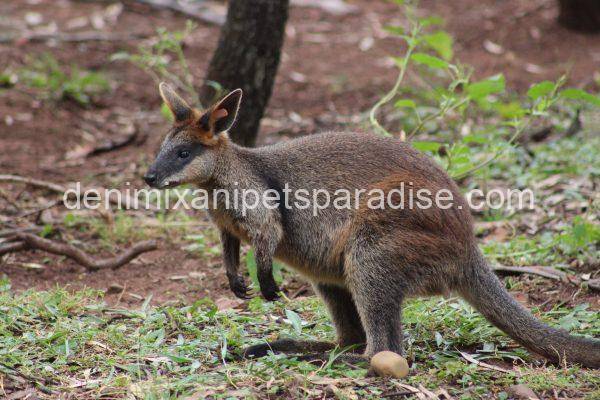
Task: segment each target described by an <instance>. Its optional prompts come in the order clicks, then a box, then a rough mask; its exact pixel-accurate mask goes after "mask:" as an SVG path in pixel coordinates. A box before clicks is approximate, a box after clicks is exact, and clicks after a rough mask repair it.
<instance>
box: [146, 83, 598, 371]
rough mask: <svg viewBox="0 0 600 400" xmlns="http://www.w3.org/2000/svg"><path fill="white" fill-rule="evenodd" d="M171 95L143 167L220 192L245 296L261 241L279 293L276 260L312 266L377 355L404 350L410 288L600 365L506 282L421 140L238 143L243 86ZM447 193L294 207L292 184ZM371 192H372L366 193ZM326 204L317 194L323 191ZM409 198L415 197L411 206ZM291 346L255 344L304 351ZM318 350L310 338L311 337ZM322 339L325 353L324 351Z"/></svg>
mask: <svg viewBox="0 0 600 400" xmlns="http://www.w3.org/2000/svg"><path fill="white" fill-rule="evenodd" d="M160 92H161V95H162V97H163V99H164V101H165V102H166V103H167V105H168V106H169V107H170V109H171V111H172V112H173V115H174V116H175V124H174V126H173V128H172V129H171V130H170V131H169V132H168V133H167V135H166V137H165V139H164V141H163V143H162V145H161V148H160V150H159V152H158V155H157V157H156V160H155V161H154V163H153V164H152V166H151V167H150V169H149V171H148V173H147V175H146V176H145V180H146V182H147V183H148V184H149V185H151V186H153V187H156V188H165V187H172V186H176V185H178V184H182V183H193V184H195V185H197V186H198V187H200V188H202V189H205V190H206V191H208V192H209V193H217V192H218V195H217V196H216V202H215V204H211V206H210V207H209V210H208V211H209V213H210V215H211V218H212V219H213V221H214V223H215V224H216V225H217V226H218V227H219V229H220V230H221V238H222V242H223V248H224V251H223V261H224V264H225V268H226V270H227V277H228V278H229V283H230V286H231V289H232V290H233V292H234V293H235V294H236V295H237V296H239V297H246V295H247V289H246V285H245V284H244V279H243V278H242V277H241V276H240V274H239V272H238V266H239V251H240V241H244V242H247V243H249V244H251V245H252V246H253V247H254V252H255V257H256V263H257V269H258V279H259V281H260V289H261V292H262V294H263V295H264V297H265V298H267V299H269V300H271V299H275V298H276V297H277V292H278V288H277V285H276V283H275V281H274V279H273V275H272V260H273V258H274V257H276V258H279V259H281V260H282V261H284V262H285V263H287V264H288V265H289V266H290V267H292V268H293V269H295V270H296V271H298V272H299V273H300V274H302V275H303V276H304V277H305V278H306V279H308V280H309V281H310V282H311V283H312V284H313V286H314V288H315V291H316V292H317V293H318V294H319V296H320V297H321V298H322V299H323V301H324V302H325V303H326V305H327V307H328V310H329V313H330V314H331V317H332V319H333V322H334V324H335V328H336V331H337V335H338V339H339V345H341V346H350V345H357V346H360V345H364V344H366V348H365V353H364V354H365V356H367V357H371V356H372V355H374V354H375V353H377V352H380V351H383V350H390V351H394V352H396V353H399V354H401V353H402V337H403V336H402V323H401V307H402V302H403V301H404V299H406V298H407V297H410V296H422V295H437V294H447V293H458V294H459V295H461V296H462V297H464V298H465V299H466V300H467V301H468V302H469V303H471V304H472V305H473V306H474V307H475V308H477V310H479V311H480V312H481V313H482V314H483V315H484V316H485V317H486V318H487V319H488V320H489V321H490V322H491V323H493V324H494V325H495V326H497V327H498V328H500V329H501V330H503V331H504V332H506V333H507V334H509V335H510V336H511V337H512V338H513V339H515V340H516V341H518V342H519V343H521V344H522V345H523V346H525V347H527V348H528V349H530V350H532V351H534V352H536V353H539V354H541V355H543V356H545V357H547V358H549V359H551V360H553V361H559V362H564V361H567V362H573V363H580V364H582V365H585V366H588V367H600V340H597V339H588V338H583V337H577V336H571V335H569V334H568V333H567V332H566V331H564V330H560V329H555V328H551V327H549V326H547V325H545V324H543V323H542V322H540V321H538V320H537V319H535V318H534V317H533V316H532V315H531V314H530V313H529V312H528V311H527V310H526V309H525V308H524V307H523V306H521V305H520V304H519V303H518V302H517V301H515V300H514V299H513V298H512V297H511V296H510V295H509V293H508V292H507V291H506V290H505V288H504V286H503V284H502V283H501V282H500V281H499V280H498V278H497V277H496V276H495V274H494V273H493V272H492V270H491V269H490V268H489V267H488V265H487V263H486V261H485V260H484V258H483V256H482V254H481V252H480V251H479V249H478V247H477V245H476V241H475V238H474V235H473V227H472V222H471V215H470V212H469V209H468V206H467V205H466V203H465V201H464V200H463V198H462V196H461V195H460V193H459V190H458V188H457V186H456V184H455V183H454V181H453V180H452V179H451V178H450V177H449V176H448V175H447V174H446V173H445V172H444V171H443V170H442V169H441V168H440V167H438V166H437V165H436V164H435V163H434V162H433V161H431V160H430V159H429V158H427V157H426V156H425V155H423V154H421V153H419V152H417V151H416V150H414V149H413V148H412V147H411V145H410V144H408V143H405V142H402V141H399V140H397V139H393V138H385V137H380V136H375V135H371V134H365V133H360V134H358V133H327V134H319V135H312V136H306V137H302V138H299V139H295V140H290V141H286V142H282V143H279V144H276V145H273V146H267V147H260V148H243V147H240V146H237V145H236V144H234V143H232V142H231V141H230V140H229V139H228V136H227V130H228V129H229V128H230V127H231V125H232V124H233V123H234V121H235V118H236V114H237V111H238V108H239V106H240V101H241V97H242V92H241V90H239V89H238V90H235V91H233V92H231V93H230V94H228V95H227V96H226V97H224V98H223V99H222V100H221V101H220V102H218V103H217V104H215V105H214V106H212V107H211V108H209V109H208V110H207V111H206V112H200V111H198V110H195V109H192V108H190V107H189V106H188V104H187V103H186V102H185V101H184V100H183V99H181V97H179V96H178V95H177V94H176V93H175V92H174V91H173V90H172V89H171V88H170V87H169V86H167V85H165V84H161V86H160ZM401 187H403V188H407V187H410V188H411V189H412V190H413V191H414V192H418V191H419V190H426V191H428V192H429V193H444V196H445V198H446V200H448V199H449V198H451V199H452V200H451V201H450V202H448V201H446V203H445V204H446V205H445V206H444V207H441V206H436V205H433V206H431V207H428V208H427V207H420V206H419V207H402V208H399V207H388V206H385V207H379V206H377V205H376V206H375V207H373V204H369V202H373V199H372V198H369V197H365V198H362V199H359V200H360V201H359V200H357V199H356V198H355V199H354V201H357V203H356V205H357V206H356V207H335V202H334V204H333V205H331V206H329V207H326V208H319V209H318V210H317V212H314V210H315V209H314V207H313V208H310V207H300V205H302V206H304V205H305V204H306V202H302V204H298V203H297V202H296V203H295V204H294V205H293V206H291V207H290V204H287V200H286V204H283V200H282V199H284V198H287V197H286V196H288V195H289V194H290V193H293V192H298V193H299V192H302V193H303V195H304V197H305V198H306V197H308V196H307V195H306V194H307V193H314V192H315V191H321V192H320V196H321V195H323V191H326V192H328V193H337V191H339V190H346V191H348V192H350V193H354V194H356V193H359V194H360V193H369V192H370V191H371V190H372V189H377V190H378V191H379V193H384V194H385V197H386V198H387V199H388V200H391V201H390V205H391V204H395V205H398V204H399V203H401V202H406V199H404V198H403V197H402V196H403V195H402V193H401V192H400V191H399V190H398V189H399V188H401ZM249 189H252V190H253V191H256V192H257V193H266V192H271V193H270V194H269V195H270V196H271V197H270V198H271V199H273V194H276V195H278V199H281V200H280V201H279V202H278V203H276V204H275V206H274V207H273V206H272V205H273V203H264V202H263V203H260V204H258V205H256V206H255V207H253V208H248V209H246V208H244V209H242V208H240V207H239V205H238V207H235V204H234V206H233V207H232V206H231V204H229V207H228V204H227V201H226V200H227V197H228V196H230V197H231V198H233V197H234V196H235V194H234V192H235V191H243V190H249ZM359 197H360V196H359ZM315 200H317V198H315ZM409 206H410V204H409ZM296 347H297V344H294V343H292V342H290V341H280V342H273V343H270V344H268V345H265V346H262V347H261V346H260V345H259V346H254V347H253V349H252V350H251V351H250V352H249V353H250V354H255V355H257V354H261V353H264V352H265V351H266V350H267V349H269V348H270V349H273V350H294V349H295V348H296ZM309 347H310V346H309ZM322 348H323V347H322V346H321V345H319V344H315V345H314V346H313V349H322Z"/></svg>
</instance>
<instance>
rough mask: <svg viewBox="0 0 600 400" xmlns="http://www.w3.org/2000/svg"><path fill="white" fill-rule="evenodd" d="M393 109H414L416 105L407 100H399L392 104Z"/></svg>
mask: <svg viewBox="0 0 600 400" xmlns="http://www.w3.org/2000/svg"><path fill="white" fill-rule="evenodd" d="M394 107H396V108H403V107H408V108H416V107H417V105H416V104H415V102H414V101H412V100H409V99H400V100H398V101H397V102H395V103H394Z"/></svg>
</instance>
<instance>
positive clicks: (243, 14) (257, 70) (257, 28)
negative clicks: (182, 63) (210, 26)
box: [200, 0, 289, 146]
mask: <svg viewBox="0 0 600 400" xmlns="http://www.w3.org/2000/svg"><path fill="white" fill-rule="evenodd" d="M288 6H289V0H230V1H229V9H228V11H227V20H226V22H225V25H223V27H222V29H221V36H220V38H219V45H218V47H217V50H216V51H215V53H214V55H213V58H212V60H211V62H210V66H209V68H208V74H207V76H206V83H205V85H204V87H203V88H202V89H201V90H200V99H201V100H202V102H203V103H209V102H211V101H212V100H214V95H215V90H214V88H213V87H211V86H210V82H211V81H212V82H216V83H218V84H219V85H220V86H222V87H223V88H224V89H226V90H233V89H236V88H241V89H242V90H243V91H244V95H243V97H242V106H241V108H240V112H239V114H238V118H237V122H236V123H235V125H234V126H233V127H232V129H231V130H230V135H231V138H232V139H233V141H234V142H236V143H238V144H241V145H244V146H253V145H254V143H255V142H256V136H257V134H258V129H259V126H260V119H261V118H262V116H263V114H264V111H265V108H266V106H267V103H268V101H269V98H270V97H271V91H272V89H273V83H274V81H275V75H276V73H277V67H278V66H279V59H280V55H281V47H282V45H283V39H284V36H285V23H286V21H287V17H288Z"/></svg>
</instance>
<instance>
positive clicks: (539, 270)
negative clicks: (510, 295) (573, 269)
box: [493, 265, 568, 282]
mask: <svg viewBox="0 0 600 400" xmlns="http://www.w3.org/2000/svg"><path fill="white" fill-rule="evenodd" d="M493 269H494V271H496V272H499V273H505V274H507V275H509V274H513V275H517V274H531V275H539V276H543V277H544V278H548V279H554V280H555V281H565V282H566V281H568V279H567V274H566V273H564V272H563V271H559V270H557V269H556V268H552V267H544V266H539V265H533V266H529V267H513V266H505V265H494V266H493Z"/></svg>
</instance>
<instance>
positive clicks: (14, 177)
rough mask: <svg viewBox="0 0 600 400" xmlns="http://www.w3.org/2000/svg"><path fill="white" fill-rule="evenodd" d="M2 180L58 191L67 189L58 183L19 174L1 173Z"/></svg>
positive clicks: (62, 191) (0, 180)
mask: <svg viewBox="0 0 600 400" xmlns="http://www.w3.org/2000/svg"><path fill="white" fill-rule="evenodd" d="M0 182H12V183H24V184H26V185H29V186H34V187H37V188H40V189H46V190H49V191H51V192H56V193H64V192H65V191H66V190H67V188H65V187H64V186H62V185H59V184H56V183H52V182H48V181H42V180H39V179H34V178H26V177H24V176H19V175H6V174H3V175H0Z"/></svg>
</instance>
